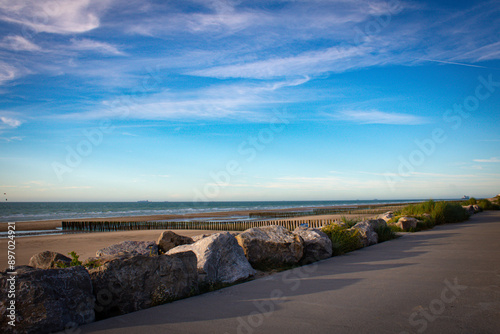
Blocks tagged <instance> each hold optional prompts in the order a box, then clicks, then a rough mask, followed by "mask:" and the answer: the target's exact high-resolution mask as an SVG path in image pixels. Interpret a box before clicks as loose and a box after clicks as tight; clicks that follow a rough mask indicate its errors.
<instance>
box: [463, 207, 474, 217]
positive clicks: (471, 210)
mask: <svg viewBox="0 0 500 334" xmlns="http://www.w3.org/2000/svg"><path fill="white" fill-rule="evenodd" d="M462 208H464V209H465V211H467V213H468V214H469V215H471V216H472V215H473V214H475V213H476V210H474V206H473V205H463V206H462Z"/></svg>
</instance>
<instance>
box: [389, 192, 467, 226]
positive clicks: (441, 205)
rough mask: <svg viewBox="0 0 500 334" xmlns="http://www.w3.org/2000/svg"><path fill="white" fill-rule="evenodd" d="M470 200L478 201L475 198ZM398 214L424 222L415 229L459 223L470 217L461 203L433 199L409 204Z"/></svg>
mask: <svg viewBox="0 0 500 334" xmlns="http://www.w3.org/2000/svg"><path fill="white" fill-rule="evenodd" d="M470 200H472V202H474V201H476V200H475V199H474V198H471V199H470ZM470 200H469V201H470ZM426 214H427V215H426ZM398 215H401V216H408V217H415V218H417V219H419V220H422V221H423V222H424V223H423V224H420V225H419V226H417V228H416V229H415V230H419V229H427V228H433V227H434V225H440V224H449V223H458V222H461V221H464V220H467V219H468V218H469V215H468V214H467V211H465V209H464V208H462V205H461V204H458V203H451V202H444V201H443V202H435V201H433V200H429V201H427V202H423V203H419V204H410V205H407V206H405V207H404V208H402V209H401V211H400V212H398ZM429 215H430V216H429Z"/></svg>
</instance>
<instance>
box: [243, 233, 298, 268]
mask: <svg viewBox="0 0 500 334" xmlns="http://www.w3.org/2000/svg"><path fill="white" fill-rule="evenodd" d="M236 240H238V243H239V245H240V246H241V248H243V251H244V252H245V256H246V257H247V259H248V261H249V262H250V264H251V265H252V267H254V268H256V269H264V270H267V269H270V268H279V267H283V266H287V265H293V264H297V263H298V262H299V261H300V259H302V256H303V255H304V246H303V240H302V238H301V237H300V236H298V235H296V234H293V233H291V232H290V231H289V230H287V229H286V228H284V227H283V226H278V225H271V226H265V227H254V228H251V229H248V230H246V231H244V232H243V233H241V234H239V235H237V236H236Z"/></svg>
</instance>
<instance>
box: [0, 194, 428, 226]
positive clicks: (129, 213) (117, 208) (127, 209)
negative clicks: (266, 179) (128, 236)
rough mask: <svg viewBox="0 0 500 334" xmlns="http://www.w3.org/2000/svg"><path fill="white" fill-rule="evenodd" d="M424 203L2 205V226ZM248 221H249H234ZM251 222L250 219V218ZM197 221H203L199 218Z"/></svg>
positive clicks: (397, 201) (23, 203) (65, 203)
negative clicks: (50, 221) (51, 221)
mask: <svg viewBox="0 0 500 334" xmlns="http://www.w3.org/2000/svg"><path fill="white" fill-rule="evenodd" d="M419 201H423V200H415V199H411V200H410V199H398V200H350V201H264V202H251V201H241V202H149V201H138V202H0V223H6V222H21V221H41V220H64V219H81V218H109V217H133V216H149V215H185V214H193V213H206V214H207V217H209V216H210V214H211V213H214V212H223V211H229V212H231V211H235V212H236V211H241V210H252V211H261V210H272V209H290V208H298V209H304V210H306V209H307V208H312V207H330V206H356V205H366V204H389V203H391V204H392V203H405V202H419ZM233 218H235V219H245V217H236V216H235V217H233ZM246 219H248V218H246ZM196 220H200V219H199V218H197V219H196Z"/></svg>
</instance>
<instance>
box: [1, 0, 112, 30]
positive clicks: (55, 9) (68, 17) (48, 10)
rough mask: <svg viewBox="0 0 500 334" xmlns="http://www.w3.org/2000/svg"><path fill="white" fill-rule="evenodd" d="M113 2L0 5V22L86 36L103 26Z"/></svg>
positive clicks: (37, 0)
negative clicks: (108, 8) (86, 33)
mask: <svg viewBox="0 0 500 334" xmlns="http://www.w3.org/2000/svg"><path fill="white" fill-rule="evenodd" d="M109 3H110V1H107V0H104V1H91V0H72V1H58V0H18V1H2V2H0V19H2V20H4V21H7V22H11V23H16V24H19V25H23V26H25V27H27V28H29V29H32V30H33V31H34V32H37V33H39V32H47V33H57V34H74V33H83V32H87V31H90V30H93V29H96V28H97V27H99V25H100V20H99V16H100V14H101V13H102V11H103V10H104V9H105V8H106V7H107V5H108V4H109Z"/></svg>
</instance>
